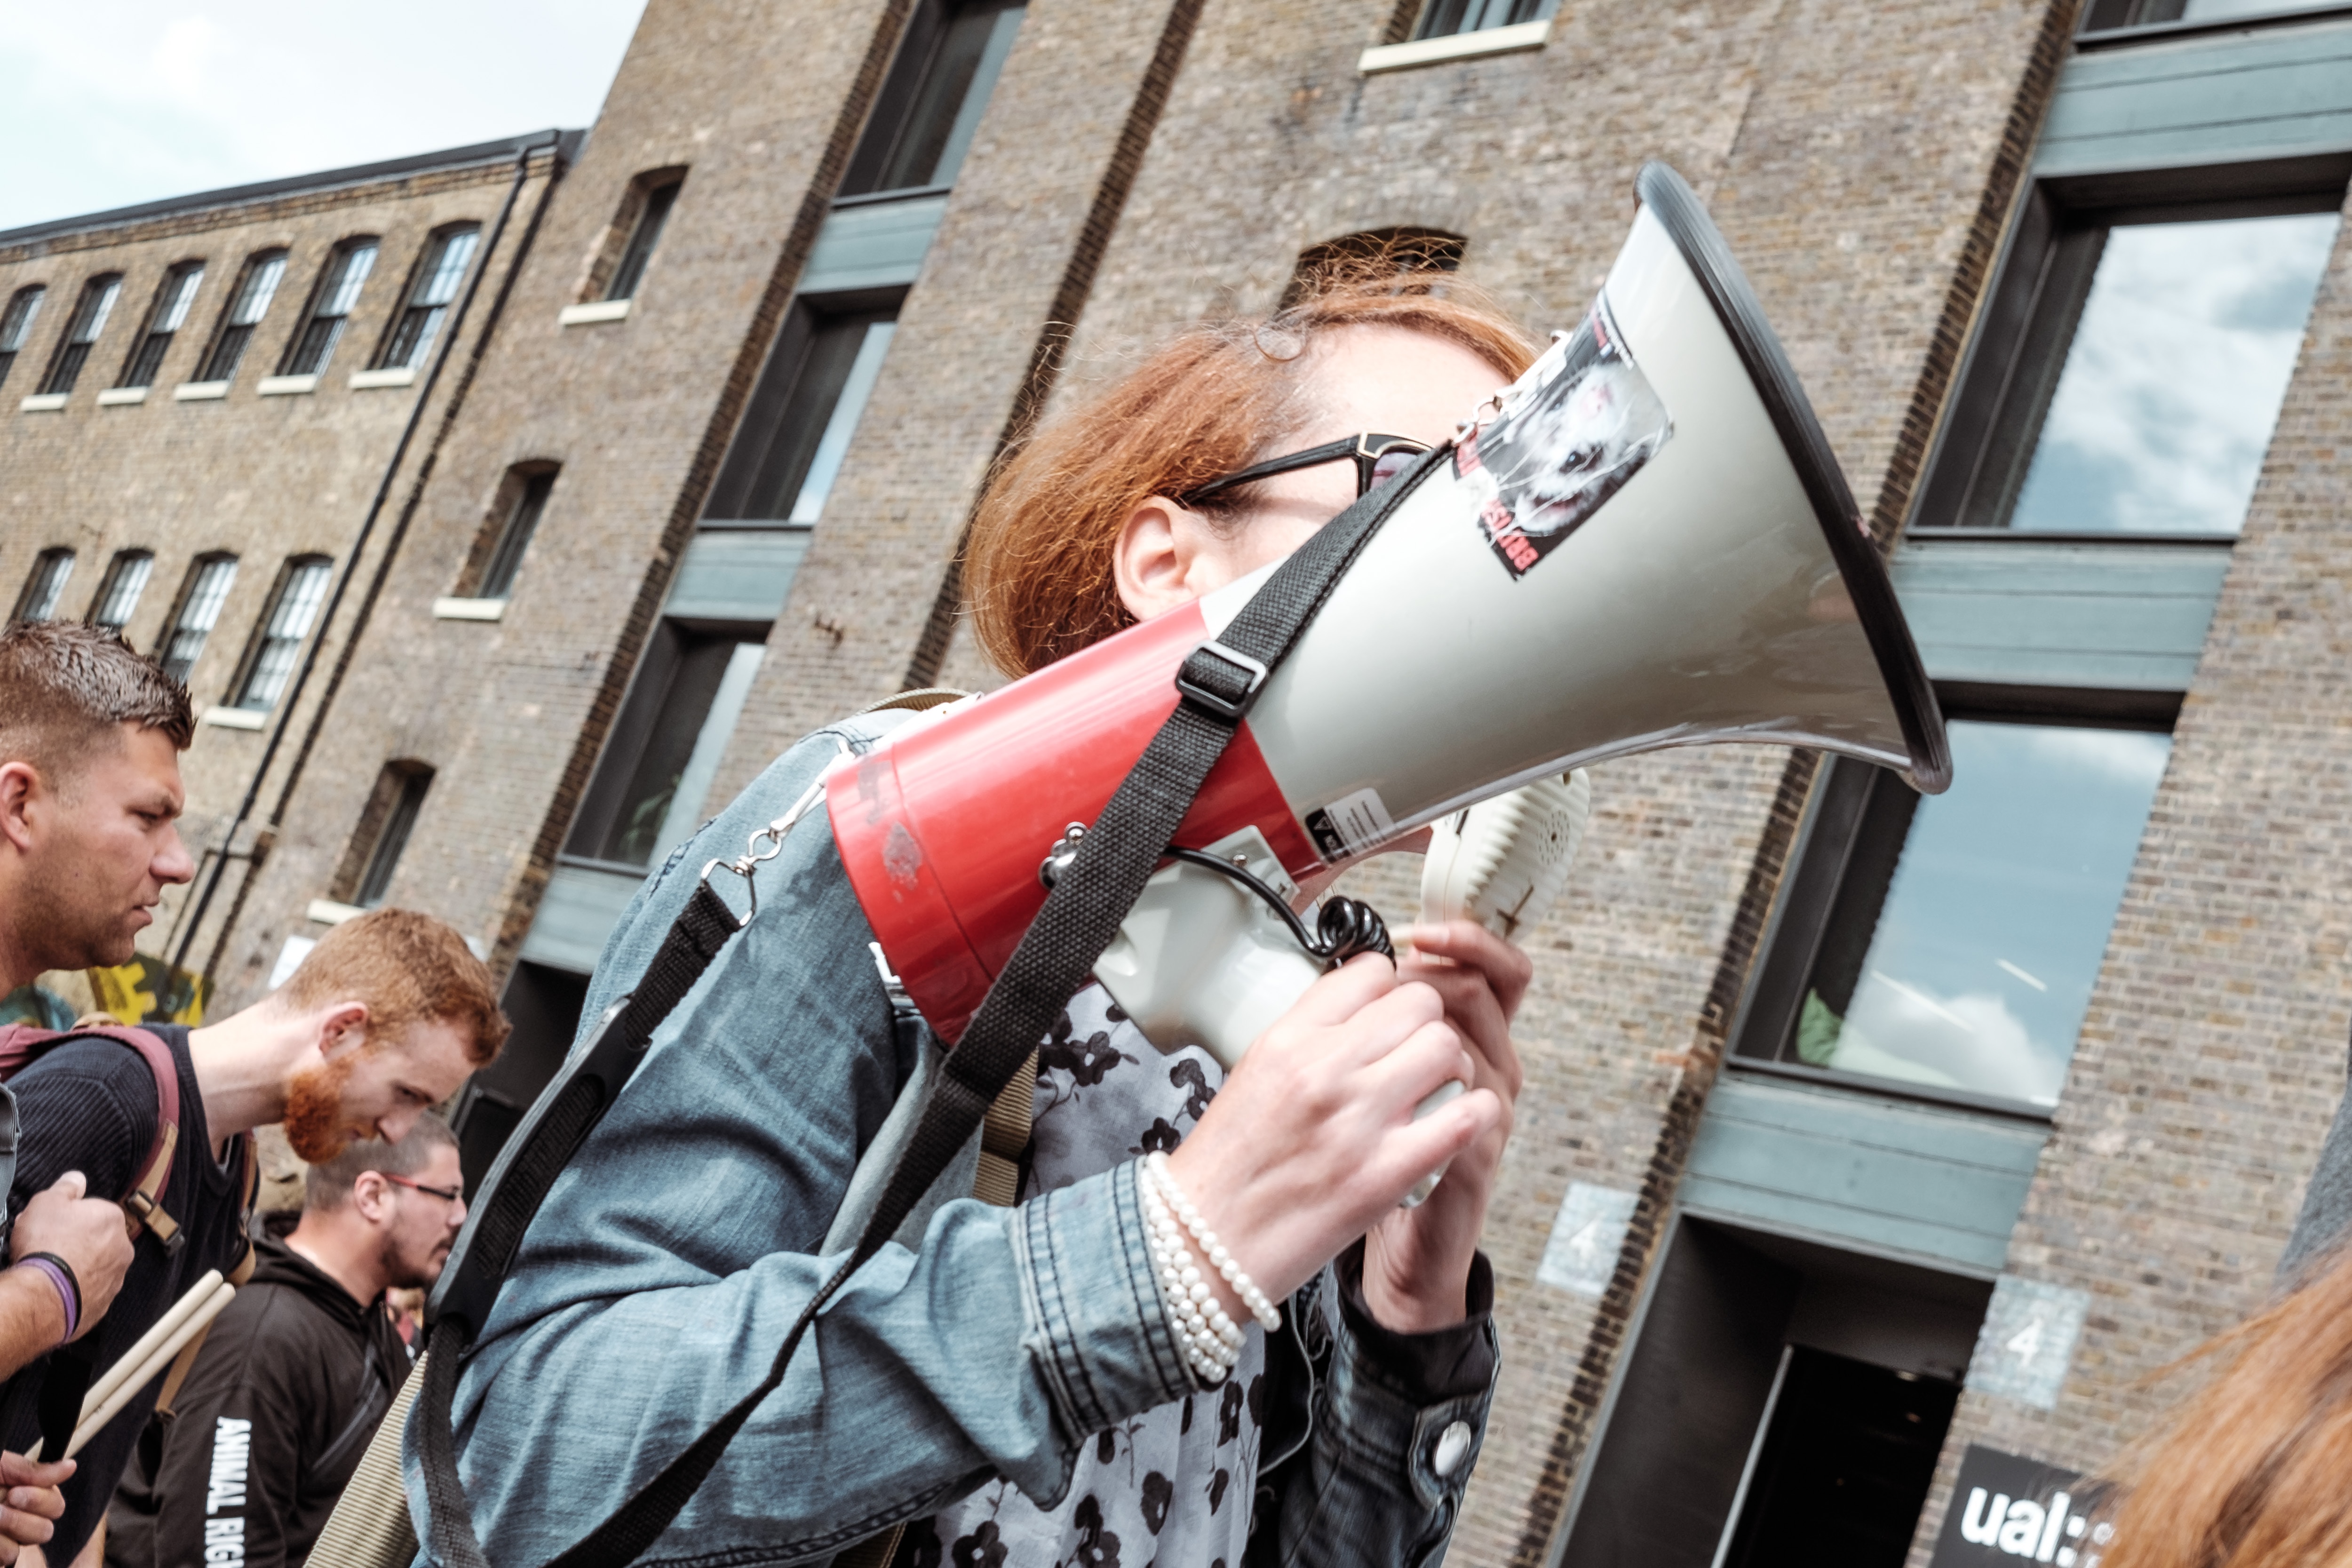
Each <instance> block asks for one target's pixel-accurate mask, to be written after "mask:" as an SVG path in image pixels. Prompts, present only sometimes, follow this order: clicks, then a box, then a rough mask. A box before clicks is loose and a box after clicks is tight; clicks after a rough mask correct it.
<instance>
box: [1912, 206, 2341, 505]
mask: <svg viewBox="0 0 2352 1568" xmlns="http://www.w3.org/2000/svg"><path fill="white" fill-rule="evenodd" d="M2342 195H2343V193H2342V190H2341V188H2340V187H2338V188H2337V189H2336V191H2335V192H2334V193H2333V194H2331V195H2326V196H2315V197H2314V198H2313V200H2312V202H2311V203H2310V204H2309V205H2312V206H2313V207H2314V209H2315V210H2311V211H2306V212H2299V213H2297V212H2290V213H2286V214H2281V215H2273V216H2256V217H2237V216H2217V217H2212V218H2205V219H2198V220H2192V221H2173V222H2164V223H2147V222H2137V221H2133V222H2121V221H2109V220H2107V219H2105V217H2103V216H2102V215H2098V214H2089V215H2073V214H2067V213H2063V212H2060V211H2058V210H2057V209H2055V207H2054V206H2053V205H2051V204H2050V203H2049V202H2048V201H2047V199H2046V198H2042V197H2037V199H2036V203H2035V206H2034V209H2033V210H2032V212H2030V213H2029V215H2028V216H2027V219H2026V228H2025V231H2024V232H2023V233H2021V236H2020V238H2019V241H2018V244H2017V245H2016V246H2014V247H2012V248H2013V250H2015V251H2018V252H2021V253H2022V258H2021V260H2020V261H2013V262H2012V263H2011V268H2010V272H2011V274H2012V275H2013V276H2012V277H2011V278H2008V279H2004V283H2003V289H2004V293H2005V295H2006V298H2005V299H2004V300H2003V301H2002V304H2003V307H2004V309H2003V310H1999V311H1994V312H1989V314H1988V320H1989V321H2000V320H2003V319H2014V320H2015V321H2016V322H2018V323H2019V325H2018V326H2017V327H2016V328H2015V329H2014V330H2013V331H2012V332H2011V334H2010V335H2008V336H2006V337H2004V336H2003V335H2002V334H2000V332H1998V331H1994V330H1993V329H1992V328H1990V327H1989V328H1988V330H1987V331H1986V333H1985V342H1983V343H1982V344H1981V346H1980V347H1979V351H1978V357H1979V360H1981V361H1985V362H1989V363H1986V365H1985V366H1984V370H1983V373H1982V374H1979V372H1977V371H1974V370H1972V372H1971V375H1970V383H1969V389H1968V391H1967V392H1966V393H1965V394H1964V395H1963V396H1962V397H1961V399H1960V400H1958V403H1957V404H1956V406H1955V410H1954V414H1953V417H1952V419H1951V421H1950V424H1949V429H1948V435H1947V437H1946V447H1947V451H1946V453H1944V454H1943V455H1940V456H1939V458H1938V459H1937V471H1936V475H1935V478H1934V480H1933V482H1932V483H1931V484H1930V486H1929V487H1928V488H1927V491H1926V492H1925V495H1924V498H1923V501H1922V508H1921V513H1920V517H1919V521H1920V522H1921V523H1923V524H1928V525H1936V526H1959V527H1971V528H2004V527H2005V528H2011V529H2014V530H2017V531H2020V532H2036V533H2093V534H2115V533H2142V534H2149V533H2152V534H2175V535H2177V534H2212V535H2227V534H2233V533H2235V532H2237V531H2238V530H2239V528H2240V527H2241V525H2242V523H2243V522H2244V521H2245V512H2246V505H2247V502H2248V501H2250V500H2252V497H2253V492H2254V481H2255V480H2256V479H2258V478H2259V477H2260V475H2261V472H2262V464H2263V453H2264V451H2266V450H2267V449H2268V447H2269V446H2270V438H2271V428H2272V426H2273V425H2274V424H2276V423H2277V420H2278V412H2279V406H2280V405H2281V404H2282V403H2283V402H2284V399H2285V396H2286V385H2287V378H2288V377H2289V376H2290V375H2291V374H2293V373H2294V362H2295V354H2296V352H2297V350H2298V348H2299V346H2300V345H2301V343H2302V341H2303V330H2304V323H2305V321H2307V320H2308V319H2309V317H2310V314H2311V303H2312V300H2313V298H2314V296H2315V293H2316V292H2317V289H2318V287H2319V279H2320V274H2321V273H2322V271H2324V270H2325V268H2326V264H2327V256H2328V252H2329V249H2330V248H2331V247H2332V246H2333V245H2334V243H2335V239H2336V211H2335V208H2336V205H2338V204H2339V203H2340V201H2341V198H2342Z"/></svg>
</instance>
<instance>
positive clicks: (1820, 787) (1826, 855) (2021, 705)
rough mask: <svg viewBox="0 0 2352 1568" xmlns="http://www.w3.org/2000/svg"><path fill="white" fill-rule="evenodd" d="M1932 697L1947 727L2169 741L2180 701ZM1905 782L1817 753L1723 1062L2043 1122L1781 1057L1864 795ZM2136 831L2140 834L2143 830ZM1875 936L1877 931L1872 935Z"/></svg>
mask: <svg viewBox="0 0 2352 1568" xmlns="http://www.w3.org/2000/svg"><path fill="white" fill-rule="evenodd" d="M1936 695H1937V701H1938V702H1939V703H1940V705H1941V706H1942V708H1943V710H1944V717H1945V718H1946V719H1947V720H1948V721H1973V722H1978V723H1994V724H2016V725H2035V724H2038V725H2048V726H2053V727H2061V726H2063V727H2064V728H2068V729H2083V730H2130V731H2139V732H2142V733H2159V734H2171V733H2172V732H2173V731H2174V728H2175V724H2176V722H2177V721H2178V719H2179V713H2180V706H2181V700H2182V697H2183V695H2184V694H2183V693H2180V692H2177V691H2171V692H2167V691H2116V690H2102V689H2094V688H2088V687H2084V688H2074V687H2066V688H2058V687H1996V686H1978V685H1963V684H1960V683H1957V682H1948V681H1938V682H1937V686H1936ZM1908 787H1909V786H1908V785H1907V784H1904V783H1902V782H1901V780H1900V779H1899V778H1898V777H1897V776H1896V775H1895V773H1894V772H1893V771H1892V770H1890V769H1886V768H1882V767H1879V766H1877V765H1875V764H1874V763H1863V762H1857V761H1854V760H1853V759H1852V758H1848V757H1832V756H1828V755H1823V756H1822V758H1821V761H1820V763H1819V765H1818V766H1817V767H1816V769H1815V770H1814V773H1813V780H1812V785H1811V789H1810V791H1809V792H1808V794H1807V797H1806V801H1805V806H1804V811H1803V813H1802V815H1801V816H1800V817H1799V819H1798V826H1797V832H1796V836H1795V838H1794V839H1793V841H1792V842H1791V843H1790V847H1789V858H1788V861H1787V870H1786V872H1785V873H1784V874H1783V875H1782V877H1781V879H1780V889H1779V891H1778V893H1777V894H1776V895H1775V897H1774V899H1773V901H1772V908H1771V911H1770V912H1769V914H1768V915H1767V916H1766V918H1765V923H1764V930H1763V931H1762V933H1761V935H1760V938H1759V941H1758V943H1757V947H1756V954H1757V956H1756V961H1755V962H1754V963H1752V964H1750V965H1749V966H1748V977H1747V981H1746V984H1744V985H1743V986H1742V988H1741V993H1740V999H1739V1006H1738V1009H1737V1011H1736V1012H1735V1013H1734V1014H1733V1017H1732V1026H1731V1029H1730V1031H1729V1032H1728V1034H1727V1036H1726V1045H1725V1048H1724V1057H1723V1060H1724V1066H1725V1067H1726V1068H1731V1069H1733V1070H1735V1071H1738V1072H1748V1073H1758V1074H1761V1075H1764V1076H1767V1077H1772V1078H1782V1079H1793V1080H1796V1081H1799V1082H1803V1083H1812V1084H1821V1085H1823V1086H1825V1087H1829V1088H1836V1089H1849V1090H1852V1091H1853V1092H1856V1093H1863V1094H1871V1095H1876V1096H1878V1097H1880V1098H1882V1099H1893V1100H1916V1101H1918V1102H1920V1103H1922V1104H1927V1105H1948V1106H1958V1107H1959V1108H1961V1109H1963V1110H1979V1111H1989V1112H1991V1113H1993V1114H1995V1115H2000V1116H2008V1117H2014V1118H2017V1119H2018V1120H2020V1121H2037V1122H2044V1123H2046V1122H2049V1121H2052V1120H2053V1118H2054V1117H2055V1116H2056V1115H2057V1110H2058V1107H2057V1106H2055V1105H2048V1106H2044V1105H2035V1104H2033V1103H2032V1102H2031V1101H2028V1100H2011V1099H2009V1098H2008V1097H2006V1096H2003V1095H1997V1094H1988V1093H1984V1092H1982V1091H1979V1090H1975V1089H1957V1088H1948V1087H1945V1086H1942V1085H1937V1084H1928V1083H1916V1082H1913V1081H1911V1080H1908V1079H1887V1078H1879V1077H1876V1076H1874V1075H1873V1074H1869V1073H1863V1072H1855V1071H1853V1070H1852V1069H1850V1068H1823V1067H1815V1066H1813V1065H1812V1064H1811V1063H1810V1062H1803V1061H1796V1060H1786V1059H1783V1058H1782V1053H1783V1052H1784V1051H1788V1050H1790V1049H1792V1048H1793V1045H1792V1042H1793V1040H1794V1037H1795V1035H1796V1030H1797V1021H1798V1017H1799V1015H1800V1013H1801V1011H1802V1009H1803V1006H1804V1000H1805V994H1806V991H1807V990H1808V988H1809V987H1810V984H1811V980H1812V977H1813V969H1814V965H1815V964H1816V963H1818V962H1819V960H1820V958H1821V954H1822V947H1823V945H1824V944H1825V942H1827V941H1828V939H1829V937H1830V934H1831V931H1830V928H1831V923H1832V918H1833V917H1834V916H1835V914H1836V912H1837V904H1838V900H1839V898H1840V896H1841V895H1842V894H1843V892H1844V890H1845V888H1846V883H1847V875H1848V872H1849V870H1850V869H1851V868H1852V864H1853V853H1854V850H1855V848H1856V847H1858V845H1859V844H1860V842H1861V839H1862V836H1863V833H1864V826H1865V822H1866V818H1867V816H1868V811H1869V805H1870V801H1871V798H1872V795H1871V792H1872V791H1873V790H1875V789H1878V788H1890V789H1907V788H1908ZM1914 809H1915V810H1916V802H1915V803H1914ZM2140 831H2141V835H2142V837H2143V839H2144V838H2145V837H2146V834H2147V825H2146V824H2145V823H2144V824H2142V826H2141V829H2140ZM1909 834H1910V828H1909V826H1907V825H1906V827H1905V829H1904V837H1903V839H1902V840H1901V841H1900V842H1898V843H1897V845H1896V846H1895V854H1897V855H1898V856H1899V855H1900V854H1901V852H1902V847H1903V845H1904V844H1907V843H1908V841H1909ZM1882 912H1883V910H1882ZM1875 929H1876V928H1875V927H1874V928H1873V934H1875ZM2110 936H2112V927H2111V928H2110ZM2070 1059H2071V1058H2070ZM2062 1103H2063V1100H2062Z"/></svg>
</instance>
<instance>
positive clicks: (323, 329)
mask: <svg viewBox="0 0 2352 1568" xmlns="http://www.w3.org/2000/svg"><path fill="white" fill-rule="evenodd" d="M375 252H376V242H375V241H374V240H373V239H347V240H345V241H344V242H343V243H342V244H341V245H339V246H337V247H335V253H334V255H333V256H331V257H330V258H328V259H327V266H326V269H325V270H324V271H322V272H321V273H320V275H319V286H318V289H317V290H316V291H315V292H314V293H313V294H312V295H311V297H310V319H309V320H308V321H305V322H303V323H302V335H301V336H300V337H299V338H297V339H295V340H294V352H293V353H289V354H288V355H287V356H286V374H288V375H316V374H319V373H320V371H322V370H324V369H326V368H327V362H328V361H329V360H331V359H332V358H333V357H334V354H335V345H336V344H337V343H339V342H341V341H342V337H343V326H344V323H345V322H347V321H350V320H351V316H352V308H353V307H354V306H356V305H357V304H358V303H359V301H360V288H361V286H362V284H364V283H366V282H367V279H368V274H369V273H370V272H373V271H374V270H375Z"/></svg>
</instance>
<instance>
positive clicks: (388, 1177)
mask: <svg viewBox="0 0 2352 1568" xmlns="http://www.w3.org/2000/svg"><path fill="white" fill-rule="evenodd" d="M376 1174H377V1175H379V1176H382V1177H383V1179H384V1180H385V1181H387V1182H391V1183H393V1184H394V1185H396V1186H403V1187H406V1188H408V1189H410V1190H411V1191H413V1192H419V1193H425V1194H430V1195H431V1196H434V1197H436V1198H439V1199H440V1200H441V1201H442V1202H443V1203H445V1204H460V1203H464V1202H465V1201H466V1189H465V1188H463V1187H428V1186H426V1185H425V1184H424V1183H423V1182H412V1181H410V1180H409V1179H408V1178H407V1177H406V1176H395V1175H393V1174H392V1173H389V1172H387V1171H378V1172H377V1173H376Z"/></svg>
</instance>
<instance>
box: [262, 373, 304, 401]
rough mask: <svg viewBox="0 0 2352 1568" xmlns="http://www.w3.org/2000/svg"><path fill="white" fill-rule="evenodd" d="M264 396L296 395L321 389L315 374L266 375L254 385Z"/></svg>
mask: <svg viewBox="0 0 2352 1568" xmlns="http://www.w3.org/2000/svg"><path fill="white" fill-rule="evenodd" d="M253 390H254V391H256V392H257V393H259V394H260V395H262V396H264V397H294V396H298V395H300V394H302V393H305V392H316V391H318V390H319V378H318V377H317V376H315V375H265V376H263V377H262V378H261V380H260V381H259V382H258V383H257V384H255V386H254V389H253Z"/></svg>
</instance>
